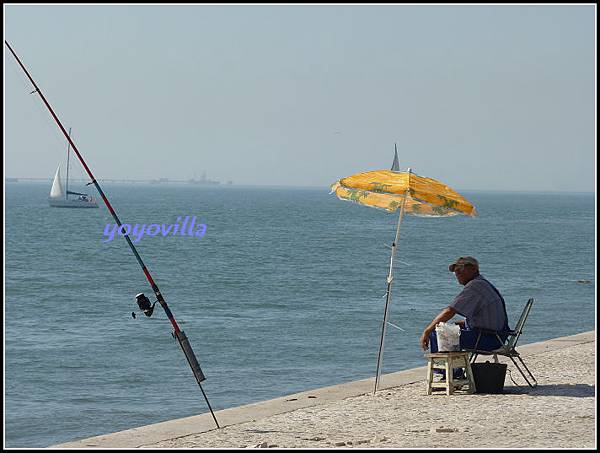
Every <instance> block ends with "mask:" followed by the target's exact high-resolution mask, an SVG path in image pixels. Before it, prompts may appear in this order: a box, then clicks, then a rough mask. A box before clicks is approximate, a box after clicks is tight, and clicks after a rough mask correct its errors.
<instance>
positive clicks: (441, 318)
mask: <svg viewBox="0 0 600 453" xmlns="http://www.w3.org/2000/svg"><path fill="white" fill-rule="evenodd" d="M455 314H456V310H455V309H454V308H452V307H446V308H444V309H443V310H442V311H441V312H440V314H439V315H437V316H436V317H435V318H433V321H431V322H430V323H429V325H428V326H427V327H425V330H424V331H423V334H422V335H421V347H422V348H423V349H427V347H428V346H429V334H430V333H431V332H432V331H433V329H435V326H436V325H437V324H438V323H440V322H446V321H449V320H450V319H452V317H453V316H454V315H455Z"/></svg>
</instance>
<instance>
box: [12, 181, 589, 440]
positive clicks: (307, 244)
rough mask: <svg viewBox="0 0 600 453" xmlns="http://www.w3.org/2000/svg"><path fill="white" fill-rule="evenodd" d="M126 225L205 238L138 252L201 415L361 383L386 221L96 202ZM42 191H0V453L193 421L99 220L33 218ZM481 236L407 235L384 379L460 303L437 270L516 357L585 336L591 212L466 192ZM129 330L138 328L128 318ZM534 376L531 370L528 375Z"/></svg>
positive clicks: (261, 202) (172, 198)
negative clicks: (507, 329)
mask: <svg viewBox="0 0 600 453" xmlns="http://www.w3.org/2000/svg"><path fill="white" fill-rule="evenodd" d="M104 189H105V192H106V194H107V195H108V197H109V199H110V200H111V202H112V203H113V207H114V208H115V210H116V212H117V213H118V215H119V216H120V219H121V221H122V222H123V223H128V224H131V225H133V224H140V225H141V224H146V225H150V224H157V225H170V224H175V223H176V222H177V218H178V217H179V218H181V219H183V218H184V217H185V216H189V217H190V218H191V217H192V216H195V217H196V218H197V222H198V223H202V224H205V225H206V231H205V234H204V235H203V236H202V237H195V236H193V235H177V234H175V235H173V234H168V235H162V234H156V235H154V236H152V237H149V236H144V237H143V238H142V239H141V240H140V241H139V242H138V243H137V244H136V246H137V248H138V250H139V253H140V255H141V256H142V259H143V260H144V262H145V263H146V265H147V267H148V269H149V271H150V273H151V275H152V277H153V278H154V280H155V281H156V283H157V284H158V286H159V288H160V290H161V291H162V293H163V295H164V297H165V300H166V302H167V303H168V305H169V308H170V309H171V311H172V312H173V314H174V316H175V319H176V321H177V322H178V324H179V326H180V327H181V328H182V329H183V330H184V331H185V332H186V334H187V336H188V338H189V340H190V343H191V345H192V347H193V349H194V351H195V353H196V356H197V358H198V360H199V362H200V364H201V367H202V371H203V372H204V374H205V375H206V377H207V379H206V381H204V382H203V388H204V390H205V392H206V394H207V396H208V398H209V400H210V403H211V405H212V407H213V409H214V410H219V409H225V408H229V407H233V406H238V405H242V404H247V403H250V402H257V401H261V400H267V399H271V398H275V397H278V396H283V395H286V394H290V393H294V392H299V391H304V390H310V389H314V388H318V387H323V386H328V385H333V384H339V383H343V382H348V381H353V380H359V379H366V378H372V377H374V375H375V370H376V364H377V351H378V347H379V338H380V334H381V322H382V318H383V309H384V303H385V298H384V295H385V289H386V277H387V274H388V269H389V259H390V249H389V245H390V244H391V242H392V240H393V238H394V234H395V231H396V223H397V219H398V213H397V212H396V213H393V214H390V213H387V212H385V211H381V210H377V209H373V208H369V207H365V206H360V205H356V204H353V203H350V202H346V201H341V200H338V199H337V198H336V197H335V196H334V195H331V194H329V193H328V192H329V191H328V188H326V187H324V188H318V189H312V188H311V189H304V188H281V187H262V188H261V187H236V186H228V187H197V186H185V185H175V184H172V185H167V184H159V185H149V184H137V185H120V184H112V185H111V184H106V185H104ZM48 190H49V186H48V184H41V183H23V182H19V183H7V184H6V197H5V202H6V207H5V258H6V261H5V305H4V321H5V322H4V334H5V342H4V348H5V349H4V354H5V355H4V358H5V365H4V366H5V369H4V370H5V375H4V376H5V380H4V385H5V395H4V396H5V445H6V446H7V447H45V446H49V445H52V444H56V443H61V442H67V441H71V440H75V439H81V438H86V437H90V436H95V435H99V434H106V433H111V432H116V431H120V430H124V429H128V428H133V427H137V426H142V425H148V424H152V423H157V422H161V421H165V420H170V419H176V418H180V417H186V416H191V415H196V414H200V413H204V412H207V411H208V408H207V406H206V403H205V401H204V399H203V396H202V393H201V392H200V389H199V388H198V385H197V383H196V381H195V379H194V377H193V374H192V372H191V370H190V368H189V366H188V364H187V362H186V359H185V356H184V355H183V353H182V352H181V349H180V347H179V344H178V343H177V341H176V340H174V339H173V337H172V336H171V332H172V328H171V324H170V322H169V321H168V319H167V317H166V315H165V313H164V311H163V310H162V308H160V306H159V305H158V304H157V306H156V308H155V310H154V315H153V316H152V317H151V318H147V317H146V316H144V315H143V314H142V313H141V312H140V311H139V309H138V307H137V305H136V303H135V295H136V294H138V293H140V292H144V293H145V294H146V295H147V296H148V297H149V298H150V299H151V301H153V300H154V297H153V296H154V295H153V292H152V291H151V289H150V287H149V285H148V282H147V280H146V278H145V277H144V274H143V273H142V271H141V268H140V267H139V265H138V263H137V262H136V260H135V258H134V255H133V253H132V252H131V250H130V249H129V247H128V246H127V244H126V242H125V240H124V238H123V237H121V236H117V237H115V238H114V240H112V241H110V242H107V241H106V237H105V236H104V235H103V233H104V228H105V227H106V225H107V224H112V223H113V222H114V221H113V219H112V217H111V216H110V215H109V213H108V210H107V209H106V208H105V207H104V206H101V207H100V208H99V209H93V210H92V209H58V208H50V207H48V205H47V201H46V197H47V192H48ZM464 195H465V196H466V197H467V198H468V199H469V200H470V201H471V202H472V203H473V204H474V205H475V206H476V207H477V210H478V212H479V217H476V218H467V217H462V216H461V217H451V218H417V217H412V216H406V217H405V218H404V220H403V222H402V226H401V230H400V241H399V249H398V253H397V256H396V261H395V272H394V276H395V278H394V282H393V287H392V306H391V311H390V319H389V321H390V322H391V323H393V324H394V325H395V326H397V327H398V328H394V327H391V326H390V327H388V331H387V335H386V342H385V355H384V363H383V372H384V373H391V372H394V371H398V370H403V369H408V368H412V367H417V366H423V365H424V364H425V362H424V359H423V352H422V351H421V350H420V347H419V337H420V334H421V332H422V330H423V328H424V327H425V326H426V325H427V323H429V322H430V321H431V319H432V318H433V317H434V316H435V315H437V314H438V313H439V312H440V311H441V310H442V309H443V308H444V307H445V306H446V305H447V304H448V303H449V302H450V301H451V300H452V298H453V297H454V295H456V294H457V293H458V292H459V291H460V289H461V287H460V285H459V284H458V283H457V282H456V280H455V278H454V275H453V274H452V273H451V272H449V271H448V264H449V263H450V262H451V261H453V260H454V259H455V258H457V257H458V256H461V255H473V256H475V257H476V258H477V259H479V260H480V263H481V272H482V274H483V275H484V276H485V277H487V278H488V279H489V280H491V281H492V282H493V283H494V284H495V285H496V286H497V287H498V289H499V290H500V291H501V292H502V293H503V295H504V297H505V299H506V302H507V309H508V315H509V318H510V320H511V324H513V325H514V323H515V322H516V319H517V318H518V316H519V314H520V313H521V310H522V309H523V306H524V304H525V302H526V301H527V299H528V298H530V297H533V298H535V304H534V306H533V310H532V312H531V314H530V317H529V320H528V321H527V324H526V326H525V332H524V333H523V335H522V337H521V342H522V343H523V344H525V343H531V342H536V341H541V340H546V339H549V338H553V337H559V336H564V335H571V334H575V333H578V332H583V331H589V330H593V329H594V328H595V286H596V281H595V234H594V233H595V196H594V194H571V193H563V194H558V193H553V194H542V193H516V192H515V193H509V192H506V193H484V192H464ZM132 312H136V313H137V316H136V318H133V317H132ZM532 371H533V372H534V373H535V370H532Z"/></svg>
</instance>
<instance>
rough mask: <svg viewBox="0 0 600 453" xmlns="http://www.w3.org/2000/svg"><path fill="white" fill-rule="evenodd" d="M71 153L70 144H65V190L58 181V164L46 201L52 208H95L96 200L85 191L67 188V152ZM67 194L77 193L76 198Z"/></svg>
mask: <svg viewBox="0 0 600 453" xmlns="http://www.w3.org/2000/svg"><path fill="white" fill-rule="evenodd" d="M70 136H71V129H70V128H69V137H70ZM70 153H71V144H70V143H68V145H67V179H66V186H67V187H66V190H63V187H62V184H61V182H60V164H58V168H57V169H56V174H55V175H54V180H53V181H52V188H51V189H50V196H49V197H48V203H49V204H50V207H52V208H97V207H98V203H96V200H95V199H94V198H93V197H91V196H90V195H88V194H86V193H80V192H72V191H70V190H69V154H70ZM69 195H77V198H69Z"/></svg>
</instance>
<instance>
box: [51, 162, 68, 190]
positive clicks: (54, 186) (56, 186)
mask: <svg viewBox="0 0 600 453" xmlns="http://www.w3.org/2000/svg"><path fill="white" fill-rule="evenodd" d="M64 196H65V193H64V191H63V188H62V184H61V183H60V165H59V166H58V168H57V169H56V174H55V175H54V181H52V189H50V198H64Z"/></svg>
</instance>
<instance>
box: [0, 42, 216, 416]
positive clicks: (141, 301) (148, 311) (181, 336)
mask: <svg viewBox="0 0 600 453" xmlns="http://www.w3.org/2000/svg"><path fill="white" fill-rule="evenodd" d="M4 44H6V46H7V47H8V50H10V53H12V54H13V57H15V60H17V63H18V64H19V66H21V69H23V71H24V72H25V74H26V75H27V78H28V79H29V81H30V82H31V83H32V84H33V86H34V87H35V90H33V91H32V92H31V93H29V94H33V93H37V94H39V96H40V98H41V100H42V102H43V103H44V105H45V106H46V107H47V108H48V111H49V112H50V114H51V115H52V118H54V121H55V122H56V124H57V125H58V127H59V128H60V130H61V131H62V133H63V135H64V136H65V137H66V139H67V141H68V142H69V145H70V146H71V148H73V151H75V154H76V155H77V157H78V158H79V161H80V162H81V164H82V165H83V168H84V169H85V171H86V172H87V174H88V175H89V177H90V179H91V182H89V183H88V184H87V185H90V184H94V186H95V187H96V189H97V190H98V193H99V194H100V197H102V200H103V201H104V204H105V205H106V207H107V208H108V211H109V212H110V214H111V215H112V217H113V219H114V220H115V222H116V224H117V225H118V227H119V230H120V231H122V230H121V225H122V224H121V221H120V220H119V217H118V216H117V213H116V212H115V210H114V209H113V207H112V206H111V204H110V202H109V201H108V198H107V197H106V195H105V194H104V191H103V190H102V188H101V187H100V184H99V183H98V181H97V180H96V178H95V177H94V175H93V174H92V171H91V170H90V169H89V167H88V166H87V164H86V163H85V160H84V159H83V157H82V156H81V154H80V153H79V150H78V149H77V147H76V146H75V143H73V140H72V139H71V136H70V134H68V133H67V131H66V130H65V128H64V127H63V125H62V123H61V122H60V120H59V119H58V117H57V116H56V114H55V113H54V110H53V109H52V107H50V104H49V103H48V101H47V100H46V98H45V96H44V95H43V94H42V91H41V90H40V88H39V87H38V86H37V84H36V83H35V81H34V80H33V78H32V77H31V75H30V74H29V71H27V69H26V68H25V66H24V65H23V63H21V60H20V59H19V57H18V56H17V54H16V53H15V51H14V50H13V49H12V47H11V46H10V44H9V43H8V41H6V40H5V41H4ZM123 237H124V238H125V240H126V241H127V244H129V248H131V251H132V252H133V254H134V255H135V259H136V260H137V262H138V264H139V265H140V266H141V268H142V271H143V272H144V275H145V276H146V279H147V280H148V282H149V283H150V286H151V287H152V291H154V295H155V296H156V301H155V302H154V304H152V305H150V301H149V300H148V298H147V297H146V296H144V294H143V293H140V294H138V295H136V302H137V304H138V306H139V307H140V309H141V310H142V311H143V312H144V314H145V315H146V316H148V317H150V316H152V312H153V310H154V305H155V304H156V302H158V303H160V305H161V307H162V308H163V309H164V310H165V313H166V314H167V318H169V321H171V324H172V326H173V334H172V335H173V337H175V338H177V341H178V342H179V345H180V346H181V349H182V351H183V353H184V354H185V358H186V359H187V361H188V364H189V365H190V368H191V369H192V372H193V373H194V377H195V378H196V382H197V383H198V386H199V387H200V390H201V391H202V395H204V399H205V400H206V404H207V405H208V409H209V410H210V413H211V415H212V417H213V419H214V420H215V423H216V425H217V428H220V426H219V422H217V418H216V417H215V414H214V412H213V410H212V407H211V406H210V403H209V401H208V398H207V396H206V393H205V392H204V389H203V388H202V384H201V382H202V381H204V380H205V379H206V377H205V376H204V373H202V370H201V369H200V365H199V363H198V360H197V359H196V355H195V354H194V351H193V350H192V346H191V345H190V342H189V340H188V338H187V336H186V335H185V332H184V331H183V330H181V329H180V328H179V326H178V325H177V322H176V321H175V318H174V317H173V313H171V310H170V309H169V307H168V306H167V303H166V302H165V299H164V298H163V295H162V294H161V292H160V290H159V289H158V285H157V284H156V283H155V282H154V279H153V278H152V276H151V275H150V271H149V270H148V268H147V267H146V265H145V264H144V262H143V261H142V257H141V256H140V254H139V253H138V251H137V250H136V248H135V246H134V245H133V242H131V239H130V238H129V232H127V233H125V232H124V231H123Z"/></svg>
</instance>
